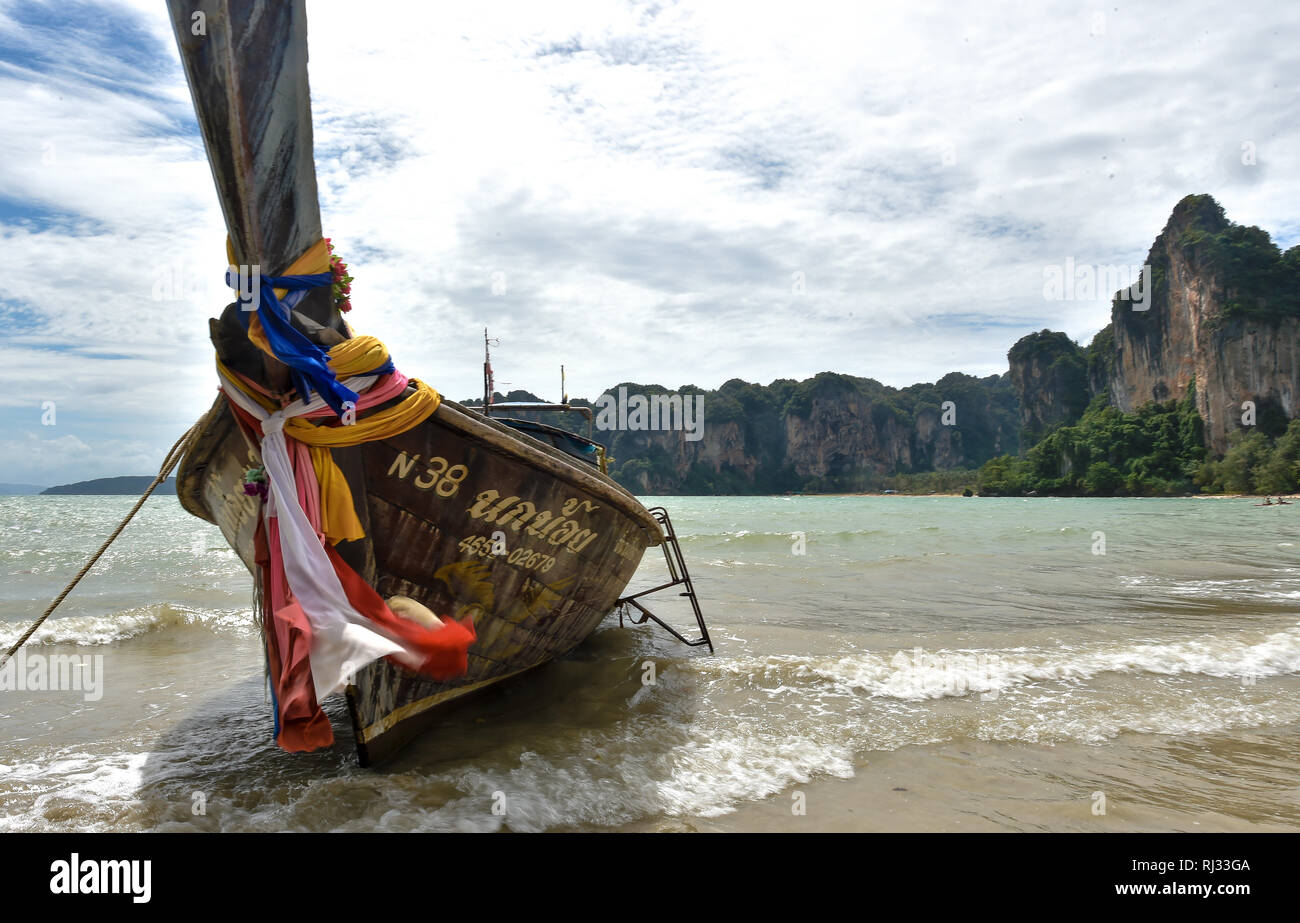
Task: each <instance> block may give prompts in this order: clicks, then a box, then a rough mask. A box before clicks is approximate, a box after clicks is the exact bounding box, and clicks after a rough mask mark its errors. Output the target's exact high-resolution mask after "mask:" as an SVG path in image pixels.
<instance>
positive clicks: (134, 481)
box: [40, 474, 176, 496]
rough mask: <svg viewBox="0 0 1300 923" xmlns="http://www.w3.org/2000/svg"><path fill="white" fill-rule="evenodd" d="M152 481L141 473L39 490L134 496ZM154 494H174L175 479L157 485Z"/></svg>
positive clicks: (43, 491)
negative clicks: (137, 475)
mask: <svg viewBox="0 0 1300 923" xmlns="http://www.w3.org/2000/svg"><path fill="white" fill-rule="evenodd" d="M152 482H153V478H152V477H151V476H150V475H147V474H145V475H141V476H139V477H133V476H124V477H117V478H95V479H94V480H93V481H78V482H77V483H75V484H60V485H59V486H57V487H47V488H46V489H45V490H42V491H40V493H41V494H42V495H45V494H64V495H67V494H127V495H131V496H136V495H139V494H142V493H144V489H145V488H146V487H148V486H149V485H150V484H151V483H152ZM154 493H155V494H171V495H173V496H175V494H176V479H175V478H168V479H167V480H165V481H163V482H162V483H161V484H159V485H158V489H157V490H155V491H154Z"/></svg>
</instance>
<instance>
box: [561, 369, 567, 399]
mask: <svg viewBox="0 0 1300 923" xmlns="http://www.w3.org/2000/svg"><path fill="white" fill-rule="evenodd" d="M560 403H561V404H567V403H569V392H568V391H567V390H565V388H564V366H562V365H561V366H560Z"/></svg>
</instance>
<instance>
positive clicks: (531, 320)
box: [0, 0, 1300, 477]
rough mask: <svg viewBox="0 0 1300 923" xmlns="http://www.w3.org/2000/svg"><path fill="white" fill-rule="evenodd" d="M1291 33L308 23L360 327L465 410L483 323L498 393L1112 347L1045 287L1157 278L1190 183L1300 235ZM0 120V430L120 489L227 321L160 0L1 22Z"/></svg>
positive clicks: (1252, 220) (594, 389) (1272, 29)
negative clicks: (1019, 348)
mask: <svg viewBox="0 0 1300 923" xmlns="http://www.w3.org/2000/svg"><path fill="white" fill-rule="evenodd" d="M1270 15H1271V17H1273V21H1271V22H1270V21H1267V20H1266V19H1264V18H1262V17H1260V16H1258V15H1257V14H1255V13H1253V12H1252V11H1250V10H1247V9H1245V8H1241V9H1240V10H1226V11H1225V10H1224V9H1222V8H1221V7H1219V6H1216V5H1211V4H1209V3H1208V2H1206V3H1197V2H1194V3H1190V4H1185V5H1184V6H1183V7H1181V8H1180V11H1179V14H1178V15H1177V16H1169V15H1168V14H1167V13H1165V12H1164V11H1163V10H1161V9H1160V8H1158V7H1156V6H1154V5H1152V6H1148V5H1143V4H1139V5H1135V6H1130V5H1125V6H1124V7H1121V8H1119V9H1115V8H1113V7H1106V8H1101V9H1099V10H1097V11H1093V10H1092V9H1084V8H1081V7H1078V6H1077V5H1075V4H1070V3H1063V2H1062V3H1047V4H1036V5H1033V6H1024V5H1020V4H1013V3H1002V4H998V3H995V4H986V5H984V6H982V7H980V9H979V11H978V13H973V14H968V15H963V16H961V17H954V16H953V15H952V14H951V11H950V9H949V8H946V7H945V6H943V5H941V4H937V3H920V4H906V5H898V6H897V7H886V8H882V7H871V8H867V7H862V8H860V9H859V8H856V7H848V8H846V7H845V5H843V4H832V3H822V2H817V0H813V2H801V3H798V4H790V3H787V4H776V5H754V4H740V3H722V2H717V3H715V2H710V3H696V4H685V3H671V2H662V3H654V4H640V3H628V4H622V5H611V4H606V3H596V2H591V3H585V2H574V3H567V4H563V5H555V4H546V5H538V4H527V3H518V4H506V5H496V4H494V5H492V6H491V7H485V8H481V9H479V8H462V9H450V10H449V9H446V8H443V7H440V6H429V5H425V4H399V3H386V4H371V5H369V6H367V8H366V10H365V12H364V15H358V13H357V11H356V8H355V6H354V5H348V4H343V3H338V2H313V3H312V4H311V5H310V8H309V20H310V36H311V59H310V68H311V81H312V92H313V108H314V131H315V140H316V155H317V173H318V178H319V182H320V189H321V201H322V208H323V219H324V222H323V223H324V227H325V228H326V229H327V231H326V233H327V234H329V235H330V236H331V237H332V238H333V239H334V241H335V243H336V245H337V246H338V247H339V249H340V250H341V252H342V253H343V254H344V256H345V258H347V259H349V261H350V262H351V265H352V267H353V271H354V272H353V274H354V275H355V276H356V282H355V284H354V288H353V301H354V305H355V306H356V310H355V311H354V312H353V313H352V315H351V316H350V317H349V320H350V321H351V322H352V323H353V325H354V326H356V327H357V328H358V329H360V330H362V331H364V332H369V333H374V334H376V335H378V336H380V337H381V338H383V339H385V340H386V341H387V342H388V344H389V346H390V347H391V349H392V351H393V353H394V356H395V357H396V359H397V361H398V363H399V365H400V366H401V367H402V368H403V369H404V370H406V371H407V372H409V373H412V374H416V375H418V376H420V377H421V378H422V379H424V380H426V381H429V382H430V383H431V384H433V385H434V386H435V387H437V388H439V389H440V390H441V391H443V392H444V393H447V394H449V395H451V396H453V397H467V396H470V395H474V394H476V393H477V392H478V391H479V390H480V382H479V375H480V370H479V361H480V360H479V358H478V357H479V356H480V355H481V348H482V344H481V338H482V330H483V328H484V327H485V326H487V327H490V328H491V331H492V334H493V335H494V336H496V337H499V338H500V340H501V346H500V347H499V348H498V350H497V351H496V360H495V362H494V364H495V366H496V368H497V372H498V377H499V378H500V379H503V380H506V381H509V382H511V385H512V386H513V387H520V388H526V389H529V390H532V391H534V392H537V393H540V394H543V395H544V396H550V397H556V396H558V369H557V367H558V366H559V365H560V364H561V363H563V364H565V366H566V368H567V371H568V376H569V392H570V394H572V395H575V396H576V395H584V394H585V395H588V396H594V395H595V394H596V393H598V392H599V391H600V390H602V389H603V388H605V387H608V386H609V385H611V384H613V383H615V382H618V381H623V380H636V381H644V382H661V383H664V384H667V385H669V386H676V385H679V384H684V383H688V382H689V383H693V384H697V385H701V386H706V387H708V386H716V385H718V384H720V383H721V382H723V381H725V380H727V379H729V378H733V377H739V378H744V379H746V380H750V381H762V382H767V381H771V380H773V379H775V378H803V377H807V376H809V375H812V374H815V373H816V372H819V371H823V370H828V369H829V370H835V371H842V372H848V373H852V374H859V375H866V376H870V377H873V378H876V379H878V380H881V381H884V382H886V383H888V384H893V385H906V384H910V383H912V382H915V381H921V380H931V381H932V380H935V379H937V378H938V377H940V376H941V375H943V374H944V373H945V372H947V371H951V370H960V371H966V372H970V373H974V374H989V373H991V372H997V371H1001V370H1002V369H1004V368H1005V355H1006V350H1007V349H1008V347H1009V346H1010V345H1011V343H1013V342H1014V341H1015V340H1016V339H1017V338H1018V337H1019V336H1021V335H1022V334H1024V333H1026V332H1029V331H1032V330H1037V329H1041V328H1042V327H1044V326H1047V327H1052V328H1055V329H1063V330H1065V331H1066V332H1067V333H1069V334H1070V335H1071V336H1074V337H1076V338H1080V339H1087V338H1089V337H1091V335H1092V334H1093V333H1094V332H1095V331H1096V330H1097V329H1098V328H1100V327H1101V326H1102V325H1103V324H1104V323H1105V322H1106V319H1107V313H1108V299H1107V297H1106V295H1105V294H1104V293H1102V294H1099V297H1097V298H1096V299H1092V300H1089V301H1071V302H1049V301H1046V300H1045V299H1044V297H1043V292H1042V285H1043V269H1044V267H1045V266H1051V265H1060V264H1063V263H1064V262H1065V260H1066V259H1073V260H1074V261H1075V262H1076V263H1082V264H1090V265H1124V266H1128V265H1133V264H1136V263H1140V262H1141V261H1142V259H1143V258H1144V256H1145V254H1146V250H1147V248H1148V247H1149V246H1150V243H1151V240H1152V239H1153V238H1154V236H1155V235H1156V233H1158V232H1159V230H1160V229H1161V227H1162V226H1163V224H1164V221H1165V219H1166V218H1167V216H1168V214H1169V211H1170V210H1171V208H1172V207H1173V205H1174V203H1176V202H1177V201H1178V200H1179V199H1180V198H1182V196H1184V195H1186V194H1189V193H1198V192H1209V193H1211V194H1213V195H1215V196H1216V197H1217V198H1218V199H1219V200H1220V202H1221V203H1222V204H1223V205H1224V207H1225V209H1226V210H1227V212H1228V214H1229V216H1230V217H1231V218H1233V219H1234V220H1237V221H1241V222H1243V223H1249V224H1258V225H1260V226H1262V227H1264V228H1266V229H1268V230H1269V231H1271V232H1273V233H1274V234H1275V237H1276V238H1277V239H1278V240H1279V243H1280V244H1282V245H1284V246H1289V245H1293V244H1295V243H1296V242H1297V241H1298V240H1300V223H1297V219H1296V216H1295V215H1294V214H1293V213H1292V212H1290V211H1288V207H1289V203H1294V202H1296V201H1300V195H1298V194H1297V193H1300V189H1298V188H1297V187H1298V186H1300V170H1297V169H1296V167H1297V166H1298V164H1297V157H1300V144H1298V143H1297V142H1298V141H1300V137H1298V133H1300V128H1297V126H1300V101H1298V100H1297V98H1296V97H1295V95H1294V93H1293V92H1292V88H1293V87H1294V84H1295V78H1296V77H1297V65H1296V63H1295V59H1294V56H1293V54H1292V52H1291V44H1290V38H1291V36H1293V35H1294V34H1295V27H1296V26H1297V24H1300V23H1298V22H1297V20H1300V12H1298V11H1296V10H1292V9H1289V8H1285V7H1281V8H1277V9H1275V10H1273V11H1272V12H1271V13H1270ZM1098 17H1100V18H1098ZM0 120H3V123H4V124H5V125H6V131H5V132H4V133H3V134H0V247H3V252H4V254H5V265H6V272H5V283H4V288H3V290H0V323H4V325H5V331H6V336H5V339H4V341H3V346H2V347H0V423H4V424H6V426H7V427H8V428H9V429H10V430H11V431H14V432H18V433H20V434H22V433H27V434H28V435H35V436H37V437H41V436H43V435H46V434H44V433H43V432H42V431H41V430H39V429H38V428H33V427H39V422H34V421H37V420H38V417H39V406H40V404H41V402H42V401H43V400H49V399H53V400H57V401H59V402H60V408H61V411H60V424H59V425H60V427H61V428H62V427H65V426H66V427H68V428H69V429H73V428H74V427H75V432H76V433H77V436H78V438H80V439H82V440H83V442H84V444H86V445H89V446H91V447H92V448H93V450H94V451H93V454H92V456H90V457H87V458H84V459H83V461H82V462H76V463H74V462H73V461H70V462H69V464H70V465H72V466H73V467H70V468H68V470H69V471H72V470H73V468H75V464H84V465H85V468H84V470H82V469H78V470H77V471H76V473H77V476H78V477H81V476H92V475H101V474H104V475H106V474H118V473H124V472H122V471H119V470H111V469H110V468H109V467H108V466H109V465H110V464H124V463H125V460H126V459H127V458H128V457H129V452H130V451H134V450H133V449H130V450H128V449H126V448H123V449H122V450H121V451H122V452H123V453H126V454H121V455H119V456H108V455H105V454H103V452H102V451H101V448H102V447H103V446H106V445H109V444H110V443H112V444H114V445H117V444H118V443H117V442H115V441H114V440H123V439H127V436H126V435H125V434H128V433H129V434H130V435H131V437H132V438H136V439H139V440H141V445H142V446H145V447H146V451H145V455H147V456H149V458H150V460H151V464H153V465H155V466H156V463H157V461H158V460H160V459H161V456H162V454H163V452H164V451H165V450H166V448H167V447H168V446H169V445H170V444H171V440H172V439H173V438H174V437H175V435H176V434H178V433H179V432H180V431H182V430H183V429H184V428H185V427H186V426H187V425H188V424H189V422H190V421H192V419H193V418H194V417H196V416H197V414H198V413H200V412H201V411H202V410H204V409H206V406H207V404H208V402H209V401H210V400H211V395H212V386H213V376H212V371H211V349H210V346H209V345H208V343H207V340H206V318H207V317H209V316H212V315H215V314H216V313H217V312H218V311H219V310H220V307H221V305H222V304H223V303H224V300H225V293H224V291H223V290H222V289H221V287H220V283H221V274H222V271H223V269H224V266H223V264H224V254H223V237H224V228H223V225H222V220H221V215H220V211H219V209H218V208H217V203H216V198H215V194H214V192H213V189H212V182H211V175H210V173H209V171H208V168H207V165H206V162H205V159H204V156H203V152H202V144H201V141H200V139H199V137H198V133H197V128H196V126H195V123H194V119H193V114H192V111H191V110H190V102H189V95H188V91H187V90H186V87H185V84H184V78H183V75H182V72H181V70H180V67H179V64H178V60H177V56H176V52H175V49H174V47H173V41H172V37H171V29H170V25H169V23H168V22H167V19H166V16H165V13H164V10H163V8H162V6H161V5H160V4H156V3H154V2H152V0H150V2H145V0H139V2H135V0H133V2H131V3H129V4H112V5H110V4H100V3H85V2H83V3H75V4H55V3H32V2H14V0H0ZM1247 151H1249V152H1250V155H1251V156H1250V157H1245V154H1246V152H1247ZM1243 158H1245V159H1243ZM1252 158H1253V162H1247V161H1248V160H1251V159H1252ZM494 282H495V283H496V285H495V286H494ZM65 407H66V410H67V412H66V413H64V412H63V410H62V408H65ZM25 445H27V443H25V442H24V441H23V440H22V438H17V439H11V441H10V442H9V444H8V450H9V451H13V452H19V453H21V452H23V451H25V450H24V449H23V447H24V446H25ZM122 445H125V443H122ZM65 455H66V456H67V458H69V459H74V460H75V459H76V457H77V455H76V453H75V452H71V451H69V452H67V453H65ZM142 457H143V456H142ZM11 462H12V460H11ZM148 469H149V466H147V465H146V466H145V468H144V470H148ZM139 473H143V471H140V472H139Z"/></svg>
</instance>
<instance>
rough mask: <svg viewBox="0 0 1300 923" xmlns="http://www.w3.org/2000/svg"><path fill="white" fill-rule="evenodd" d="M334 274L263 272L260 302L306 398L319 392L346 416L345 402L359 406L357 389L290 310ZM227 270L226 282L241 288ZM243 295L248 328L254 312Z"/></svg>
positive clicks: (267, 328) (270, 334)
mask: <svg viewBox="0 0 1300 923" xmlns="http://www.w3.org/2000/svg"><path fill="white" fill-rule="evenodd" d="M333 281H334V277H333V275H332V274H331V273H328V272H319V273H313V274H312V275H307V276H262V277H261V283H262V284H261V291H260V292H259V295H260V296H261V297H260V299H259V301H258V305H257V316H258V318H259V319H260V320H261V322H262V331H263V332H264V333H265V334H266V342H267V343H268V344H269V345H270V347H271V352H272V353H274V354H275V358H277V359H279V360H280V361H281V362H283V363H284V364H285V365H287V366H288V367H289V375H290V378H292V380H293V385H294V388H295V389H296V390H297V391H298V396H299V397H300V398H301V399H302V400H303V401H310V400H311V399H312V393H313V392H316V393H318V394H320V396H321V397H322V398H324V400H325V403H326V404H328V405H329V406H330V408H331V409H332V410H333V411H334V413H336V414H337V415H339V416H340V417H341V416H343V404H344V402H345V401H351V402H352V404H353V406H354V407H355V406H356V400H357V395H356V392H354V391H352V390H350V389H348V388H345V387H344V386H343V385H341V384H340V383H339V380H338V378H337V377H336V376H335V375H334V370H333V369H331V368H330V367H329V354H328V353H327V352H325V350H323V349H321V348H320V346H318V345H316V344H315V343H313V342H312V341H311V340H309V339H307V337H306V336H304V335H303V334H302V333H301V332H299V331H298V329H297V328H296V327H294V326H293V324H292V323H290V322H289V311H290V310H291V309H292V308H293V306H294V305H296V304H297V303H298V302H299V301H301V300H302V297H303V295H305V294H306V292H307V290H308V289H313V288H320V287H322V286H325V285H329V284H331V283H332V282H333ZM233 282H234V280H232V279H231V278H230V273H229V272H227V273H226V283H227V284H228V285H230V286H231V288H235V289H236V290H238V288H237V286H236V285H234V284H233ZM277 288H283V289H288V290H289V294H287V295H286V296H285V303H284V304H281V303H280V299H279V298H278V297H276V294H275V290H276V289H277ZM247 304H248V302H247V301H246V300H244V299H243V298H242V293H241V297H240V300H239V308H240V310H239V321H240V323H241V324H243V325H244V329H245V330H247V329H248V315H249V313H251V312H250V311H249V310H248V308H247V307H246V305H247Z"/></svg>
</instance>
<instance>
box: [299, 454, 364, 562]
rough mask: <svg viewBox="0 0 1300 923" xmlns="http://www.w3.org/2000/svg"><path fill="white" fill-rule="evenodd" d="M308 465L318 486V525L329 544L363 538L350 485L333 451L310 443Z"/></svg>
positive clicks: (362, 530)
mask: <svg viewBox="0 0 1300 923" xmlns="http://www.w3.org/2000/svg"><path fill="white" fill-rule="evenodd" d="M307 451H308V452H310V453H311V464H312V467H313V468H315V469H316V482H317V483H318V484H319V485H320V528H321V531H322V532H324V533H325V537H326V538H327V539H329V541H330V544H331V545H337V544H338V543H339V542H351V541H355V540H357V539H359V538H365V537H366V530H365V529H363V528H361V520H360V519H358V518H357V509H356V506H355V504H353V502H352V488H350V487H348V479H347V478H345V477H344V476H343V472H342V471H340V470H339V466H338V465H337V464H335V462H334V453H333V452H331V451H330V450H329V449H327V448H325V447H324V446H309V447H308V448H307Z"/></svg>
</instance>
